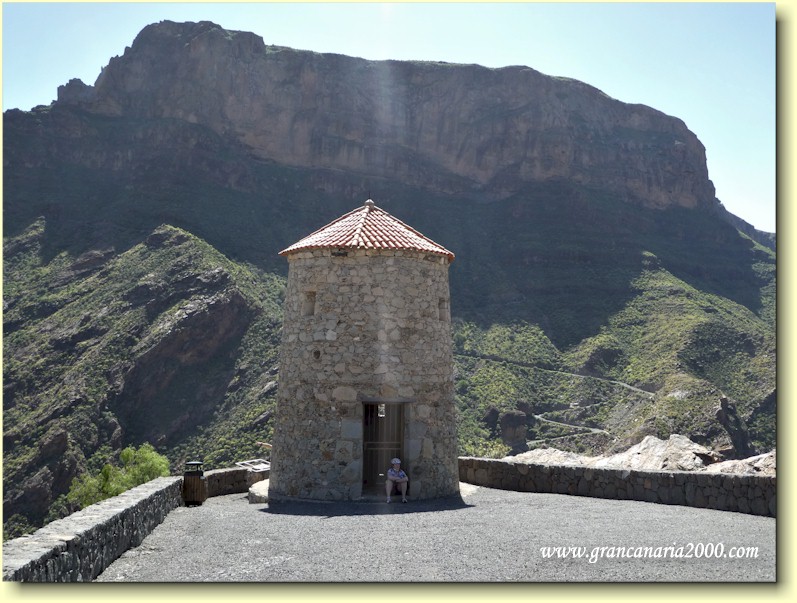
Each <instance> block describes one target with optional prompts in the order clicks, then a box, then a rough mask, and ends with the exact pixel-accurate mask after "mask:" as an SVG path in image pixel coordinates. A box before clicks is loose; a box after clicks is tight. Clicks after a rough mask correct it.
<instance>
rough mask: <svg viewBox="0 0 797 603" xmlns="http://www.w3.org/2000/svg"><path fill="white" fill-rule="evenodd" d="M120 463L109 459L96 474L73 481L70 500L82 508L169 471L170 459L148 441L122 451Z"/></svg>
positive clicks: (68, 494)
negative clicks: (118, 465) (113, 463)
mask: <svg viewBox="0 0 797 603" xmlns="http://www.w3.org/2000/svg"><path fill="white" fill-rule="evenodd" d="M119 462H120V463H121V467H116V466H114V465H111V464H110V463H106V464H105V465H104V466H103V468H102V469H101V470H100V472H99V473H98V474H96V475H90V474H85V475H82V476H80V477H76V478H75V479H74V480H73V481H72V485H71V486H70V488H69V492H68V493H67V495H66V500H67V503H69V504H73V505H77V506H79V507H80V508H85V507H88V506H89V505H92V504H94V503H96V502H99V501H101V500H105V499H106V498H110V497H112V496H117V495H119V494H121V493H122V492H124V491H126V490H129V489H130V488H133V487H135V486H138V485H139V484H143V483H145V482H148V481H149V480H151V479H155V478H156V477H162V476H166V475H169V460H168V459H167V458H166V457H165V456H163V455H161V454H158V453H157V452H155V449H154V448H153V447H152V445H151V444H149V443H144V444H141V446H140V447H139V448H138V450H136V449H135V448H133V447H132V446H128V447H127V448H125V449H124V450H122V452H121V453H120V454H119Z"/></svg>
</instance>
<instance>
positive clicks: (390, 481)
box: [385, 459, 410, 503]
mask: <svg viewBox="0 0 797 603" xmlns="http://www.w3.org/2000/svg"><path fill="white" fill-rule="evenodd" d="M390 463H391V464H392V465H393V466H392V467H391V468H390V469H388V470H387V480H385V491H386V492H387V502H388V503H390V495H391V494H392V493H393V486H394V485H395V486H396V488H398V490H399V492H401V502H407V483H408V482H409V481H410V478H408V477H407V474H406V473H404V470H403V469H402V468H401V459H393V460H392V461H390Z"/></svg>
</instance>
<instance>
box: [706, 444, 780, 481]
mask: <svg viewBox="0 0 797 603" xmlns="http://www.w3.org/2000/svg"><path fill="white" fill-rule="evenodd" d="M706 471H707V472H708V473H739V474H742V475H770V476H773V477H774V476H775V475H776V474H777V452H776V451H775V450H773V451H772V452H767V453H765V454H759V455H756V456H751V457H750V458H746V459H736V460H729V461H720V462H719V463H714V464H712V465H709V466H708V467H706Z"/></svg>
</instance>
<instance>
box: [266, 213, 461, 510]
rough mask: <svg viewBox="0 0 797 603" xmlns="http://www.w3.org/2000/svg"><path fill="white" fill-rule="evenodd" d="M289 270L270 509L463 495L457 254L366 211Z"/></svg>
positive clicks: (334, 226) (295, 256) (346, 219)
mask: <svg viewBox="0 0 797 603" xmlns="http://www.w3.org/2000/svg"><path fill="white" fill-rule="evenodd" d="M280 255H283V256H285V257H286V258H287V260H288V288H287V291H286V294H285V306H284V322H283V334H282V348H281V354H280V374H279V391H278V395H277V412H276V423H275V428H274V440H273V446H274V448H273V451H272V466H271V476H270V484H269V498H270V499H272V500H280V499H291V498H307V499H315V500H356V499H360V498H362V497H364V496H365V497H367V496H369V495H374V496H376V495H383V494H384V489H385V486H384V483H385V473H386V470H387V469H388V467H389V466H390V460H391V458H393V457H396V456H398V457H399V458H401V460H402V468H403V469H404V470H405V471H406V472H407V474H408V475H409V478H410V482H409V498H410V499H420V498H434V497H440V496H447V495H450V494H455V493H457V492H458V491H459V472H458V466H457V435H456V418H455V403H454V386H453V358H452V349H451V315H450V310H449V287H448V267H449V264H450V263H451V262H452V261H453V259H454V254H453V253H451V252H450V251H448V250H447V249H445V248H444V247H441V246H440V245H438V244H437V243H435V242H434V241H432V240H430V239H428V238H426V237H425V236H423V235H422V234H420V233H419V232H417V231H416V230H414V229H413V228H411V227H409V226H407V225H406V224H404V223H403V222H401V221H400V220H398V219H396V218H395V217H393V216H391V215H390V214H389V213H387V212H386V211H384V210H382V209H380V208H378V207H376V206H375V205H374V203H373V201H371V200H368V201H366V202H365V205H364V206H362V207H360V208H357V209H355V210H353V211H351V212H349V213H347V214H345V215H343V216H341V217H340V218H338V219H337V220H335V221H334V222H331V223H330V224H328V225H327V226H324V227H323V228H321V229H320V230H317V231H316V232H314V233H312V234H310V235H308V236H307V237H305V238H304V239H302V240H301V241H299V242H298V243H295V244H294V245H291V246H290V247H288V248H287V249H285V250H283V251H281V252H280Z"/></svg>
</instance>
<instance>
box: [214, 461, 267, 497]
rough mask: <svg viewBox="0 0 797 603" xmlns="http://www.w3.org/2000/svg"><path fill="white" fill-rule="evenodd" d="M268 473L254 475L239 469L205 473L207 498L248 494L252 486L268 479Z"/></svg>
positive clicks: (233, 468) (246, 470) (262, 472)
mask: <svg viewBox="0 0 797 603" xmlns="http://www.w3.org/2000/svg"><path fill="white" fill-rule="evenodd" d="M269 473H270V472H269V471H260V472H257V473H256V472H254V471H249V470H248V469H243V468H241V467H232V468H229V469H213V470H212V471H205V479H206V480H207V484H208V497H211V496H223V495H224V494H238V493H239V492H248V491H249V487H250V486H252V484H255V483H257V482H259V481H262V480H264V479H268V475H269Z"/></svg>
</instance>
